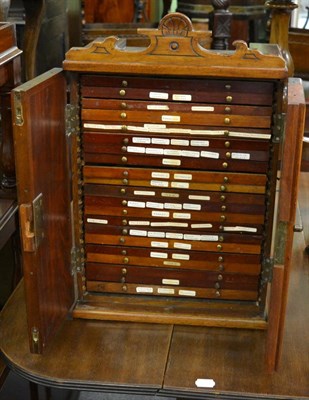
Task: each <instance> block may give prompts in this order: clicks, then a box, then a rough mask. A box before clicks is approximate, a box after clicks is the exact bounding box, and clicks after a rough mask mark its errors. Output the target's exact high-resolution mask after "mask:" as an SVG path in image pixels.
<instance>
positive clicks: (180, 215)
mask: <svg viewBox="0 0 309 400" xmlns="http://www.w3.org/2000/svg"><path fill="white" fill-rule="evenodd" d="M173 218H175V219H191V214H189V213H173Z"/></svg>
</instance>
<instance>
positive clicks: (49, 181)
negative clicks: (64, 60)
mask: <svg viewBox="0 0 309 400" xmlns="http://www.w3.org/2000/svg"><path fill="white" fill-rule="evenodd" d="M65 106H66V82H65V78H64V74H63V71H62V70H61V69H59V68H57V69H53V70H51V71H49V72H47V73H45V74H43V75H41V76H39V77H37V78H35V79H33V80H31V81H29V82H27V83H25V84H23V85H21V86H19V87H18V88H16V89H14V91H13V93H12V108H13V125H14V144H15V159H16V178H17V190H18V202H19V214H20V224H21V236H22V256H23V267H24V282H25V291H26V303H27V314H28V329H29V339H30V349H31V351H32V352H34V353H41V352H42V351H43V349H44V347H45V346H46V345H47V344H48V341H49V340H50V339H51V337H52V336H53V335H54V334H55V332H56V330H57V328H58V327H59V325H60V323H61V322H62V321H63V320H64V318H65V317H66V315H67V313H68V310H69V308H70V307H71V306H72V303H73V301H74V291H73V277H72V275H71V261H70V258H71V256H70V254H71V247H72V229H71V217H70V189H69V188H70V186H69V177H70V173H69V158H68V151H67V147H68V146H67V139H66V134H65V126H66V124H65Z"/></svg>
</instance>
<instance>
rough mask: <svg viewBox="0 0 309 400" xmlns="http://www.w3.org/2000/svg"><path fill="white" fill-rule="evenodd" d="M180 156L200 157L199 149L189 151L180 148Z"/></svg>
mask: <svg viewBox="0 0 309 400" xmlns="http://www.w3.org/2000/svg"><path fill="white" fill-rule="evenodd" d="M181 155H182V157H193V158H200V156H201V154H200V152H199V151H189V150H181Z"/></svg>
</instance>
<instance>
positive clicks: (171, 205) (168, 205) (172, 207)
mask: <svg viewBox="0 0 309 400" xmlns="http://www.w3.org/2000/svg"><path fill="white" fill-rule="evenodd" d="M164 208H166V209H168V210H181V209H182V205H181V204H178V203H164Z"/></svg>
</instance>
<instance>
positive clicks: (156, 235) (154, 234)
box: [147, 231, 165, 239]
mask: <svg viewBox="0 0 309 400" xmlns="http://www.w3.org/2000/svg"><path fill="white" fill-rule="evenodd" d="M147 236H148V237H150V238H161V239H164V238H165V232H156V231H150V232H148V234H147Z"/></svg>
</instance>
